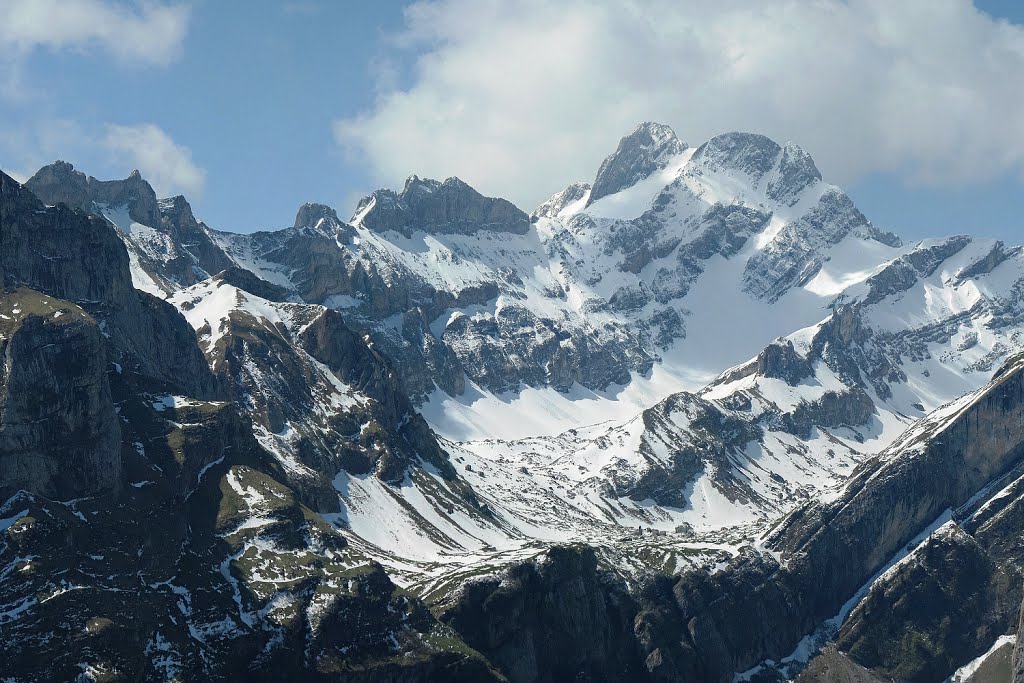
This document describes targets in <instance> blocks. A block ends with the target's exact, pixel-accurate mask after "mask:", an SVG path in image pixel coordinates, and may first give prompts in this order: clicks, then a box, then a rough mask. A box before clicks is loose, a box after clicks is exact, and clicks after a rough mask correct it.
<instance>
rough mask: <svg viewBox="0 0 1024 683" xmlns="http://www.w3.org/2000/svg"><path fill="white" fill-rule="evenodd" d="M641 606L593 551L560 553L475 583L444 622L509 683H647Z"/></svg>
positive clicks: (562, 550)
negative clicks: (637, 633)
mask: <svg viewBox="0 0 1024 683" xmlns="http://www.w3.org/2000/svg"><path fill="white" fill-rule="evenodd" d="M636 610H637V607H636V604H635V603H634V601H633V599H632V598H630V596H629V594H628V593H627V592H626V591H625V589H624V586H622V585H621V582H620V581H618V580H616V579H615V578H614V577H613V576H608V575H603V574H602V573H601V572H600V571H599V570H598V567H597V558H596V557H595V555H594V552H593V550H591V549H590V548H586V547H582V548H580V547H554V548H551V549H550V550H548V552H547V553H546V554H545V555H544V556H543V558H541V559H540V560H538V561H533V562H526V563H523V564H519V565H515V566H512V567H509V568H508V569H507V570H506V572H505V574H504V575H503V576H502V577H501V578H500V579H499V578H490V579H483V580H478V581H474V582H471V583H468V584H467V585H465V587H464V588H463V589H462V591H461V593H460V594H459V595H458V596H457V598H456V599H455V601H454V604H451V605H449V606H447V607H445V608H444V610H443V612H442V615H441V619H442V620H443V621H444V622H446V623H447V624H448V625H450V626H451V627H452V628H454V629H455V630H456V631H457V632H459V633H460V634H461V635H462V636H463V637H464V638H465V639H466V642H467V643H468V644H469V645H471V646H472V647H473V648H474V649H476V650H478V651H479V652H481V653H483V654H484V655H485V656H486V657H487V658H488V659H489V660H490V661H491V662H492V663H493V664H494V665H495V666H496V667H497V668H498V669H499V670H500V671H501V673H502V674H504V675H505V676H506V677H507V678H508V680H509V681H513V682H515V683H519V682H520V681H522V682H528V681H536V682H538V683H549V682H550V683H553V682H554V681H566V680H587V681H625V680H643V678H644V671H643V667H642V664H641V661H640V658H639V649H638V648H637V647H636V645H635V639H634V637H633V633H632V625H633V618H634V616H635V614H636Z"/></svg>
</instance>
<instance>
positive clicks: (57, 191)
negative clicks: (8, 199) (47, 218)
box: [25, 161, 160, 227]
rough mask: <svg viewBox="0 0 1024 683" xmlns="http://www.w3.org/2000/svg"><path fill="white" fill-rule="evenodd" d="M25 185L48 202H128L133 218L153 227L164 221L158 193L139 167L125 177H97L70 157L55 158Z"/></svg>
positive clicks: (84, 205)
mask: <svg viewBox="0 0 1024 683" xmlns="http://www.w3.org/2000/svg"><path fill="white" fill-rule="evenodd" d="M25 187H27V188H28V189H29V190H31V191H32V193H33V194H35V195H36V196H37V197H39V198H40V199H41V200H43V202H45V203H46V204H50V205H56V204H60V203H63V204H67V205H68V206H70V207H72V208H75V209H81V210H82V211H86V212H91V211H93V209H94V206H93V205H94V203H99V204H104V205H106V206H126V207H128V215H129V216H131V219H132V220H133V221H135V222H137V223H142V224H143V225H148V226H151V227H156V226H157V225H159V224H160V209H159V206H158V205H157V198H156V193H155V192H154V191H153V188H152V186H151V185H150V184H149V183H147V182H146V181H145V180H144V179H143V178H142V174H140V173H139V172H138V170H134V171H132V172H131V174H130V175H129V176H128V177H127V178H125V179H124V180H97V179H96V178H93V177H92V176H86V175H85V174H84V173H82V172H81V171H77V170H75V167H74V166H72V165H71V164H69V163H68V162H66V161H55V162H53V163H52V164H50V165H48V166H43V167H42V168H41V169H39V170H38V171H37V172H36V173H35V175H33V176H32V177H31V178H29V179H28V180H27V181H26V182H25Z"/></svg>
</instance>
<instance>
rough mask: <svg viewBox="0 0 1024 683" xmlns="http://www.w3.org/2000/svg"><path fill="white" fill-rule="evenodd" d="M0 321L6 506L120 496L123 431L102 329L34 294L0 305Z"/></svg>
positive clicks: (0, 434)
mask: <svg viewBox="0 0 1024 683" xmlns="http://www.w3.org/2000/svg"><path fill="white" fill-rule="evenodd" d="M0 316H2V324H0V353H2V354H3V359H4V363H3V368H2V370H0V499H4V500H6V499H7V498H8V497H9V496H11V495H12V494H14V493H15V492H16V491H19V490H25V491H29V492H31V493H37V494H41V495H44V496H48V497H51V498H57V499H61V500H64V499H70V498H80V497H83V496H90V495H95V494H103V493H113V492H115V490H116V489H117V488H118V487H119V486H120V483H121V430H120V426H119V420H118V417H117V412H116V411H115V409H114V403H113V401H112V399H111V396H110V385H109V383H108V381H107V373H108V372H110V370H111V368H110V365H109V364H108V362H107V348H106V344H105V341H104V339H103V336H102V334H101V333H100V330H99V327H98V326H97V324H96V321H95V320H93V319H92V318H90V317H89V315H88V314H86V313H85V312H84V311H83V310H82V309H80V308H78V307H77V306H74V305H70V304H67V303H65V302H62V301H59V300H55V299H53V298H50V297H46V296H44V295H41V294H39V293H38V292H34V291H32V290H28V289H18V290H16V291H14V292H13V293H11V294H7V295H4V296H3V297H0Z"/></svg>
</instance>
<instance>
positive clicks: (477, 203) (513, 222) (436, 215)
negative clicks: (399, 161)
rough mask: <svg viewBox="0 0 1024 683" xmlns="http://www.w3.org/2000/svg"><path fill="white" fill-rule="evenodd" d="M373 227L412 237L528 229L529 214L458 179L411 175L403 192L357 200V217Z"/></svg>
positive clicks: (514, 231)
mask: <svg viewBox="0 0 1024 683" xmlns="http://www.w3.org/2000/svg"><path fill="white" fill-rule="evenodd" d="M360 214H362V224H363V225H365V226H366V227H368V228H369V229H371V230H376V231H378V232H385V231H388V230H393V231H395V232H399V233H402V234H403V235H406V236H407V237H408V236H411V234H412V231H413V230H417V229H419V230H424V231H425V232H428V233H442V234H443V233H458V234H473V233H475V232H477V231H485V232H510V233H516V234H523V233H525V232H526V231H527V230H528V229H529V227H530V218H529V216H527V215H526V214H525V213H523V212H522V211H520V210H519V209H518V208H516V207H515V205H513V204H512V203H510V202H508V201H505V200H504V199H494V198H491V197H484V196H483V195H481V194H480V193H479V192H477V191H476V190H474V189H473V188H471V187H470V186H469V185H467V184H466V183H464V182H462V181H461V180H459V179H458V178H449V179H448V180H445V181H444V182H443V183H442V182H438V181H436V180H429V179H428V180H420V179H419V178H417V177H416V176H411V177H410V178H409V179H408V180H406V181H405V187H404V188H403V189H402V192H401V193H399V194H395V193H394V192H391V191H390V190H378V191H377V192H374V193H373V194H372V195H370V196H369V197H367V198H365V199H363V200H362V201H360V202H359V205H358V206H357V207H356V215H360Z"/></svg>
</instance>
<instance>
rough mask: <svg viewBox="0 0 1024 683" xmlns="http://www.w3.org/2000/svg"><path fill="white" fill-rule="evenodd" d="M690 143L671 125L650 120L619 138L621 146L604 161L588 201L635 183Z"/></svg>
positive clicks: (590, 202) (660, 167)
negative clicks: (679, 135) (683, 139)
mask: <svg viewBox="0 0 1024 683" xmlns="http://www.w3.org/2000/svg"><path fill="white" fill-rule="evenodd" d="M686 148H687V145H686V143H685V142H682V141H681V140H680V139H679V138H678V137H676V134H675V131H673V130H672V129H671V128H670V127H669V126H666V125H664V124H660V123H654V122H651V121H646V122H644V123H641V124H640V125H638V126H637V127H636V128H634V129H633V132H632V133H630V134H629V135H627V136H626V137H624V138H622V139H621V140H619V146H618V147H617V148H616V149H615V152H613V153H612V154H611V155H610V156H608V157H606V158H605V160H604V161H603V162H602V163H601V168H600V169H599V170H598V172H597V177H596V178H595V179H594V186H593V189H592V190H591V192H590V199H589V200H587V205H588V206H589V205H590V204H593V203H594V202H596V201H597V200H598V199H600V198H602V197H606V196H608V195H610V194H615V193H616V192H619V191H621V190H624V189H626V188H627V187H632V186H633V185H635V184H637V183H638V182H640V181H641V180H643V179H644V178H646V177H648V176H650V175H651V174H652V173H654V172H656V171H660V170H661V169H663V168H665V166H667V165H668V162H669V160H670V159H671V158H672V157H674V156H676V155H677V154H680V153H681V152H683V151H685V150H686Z"/></svg>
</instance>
